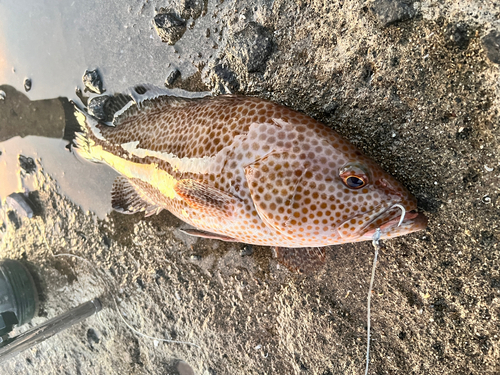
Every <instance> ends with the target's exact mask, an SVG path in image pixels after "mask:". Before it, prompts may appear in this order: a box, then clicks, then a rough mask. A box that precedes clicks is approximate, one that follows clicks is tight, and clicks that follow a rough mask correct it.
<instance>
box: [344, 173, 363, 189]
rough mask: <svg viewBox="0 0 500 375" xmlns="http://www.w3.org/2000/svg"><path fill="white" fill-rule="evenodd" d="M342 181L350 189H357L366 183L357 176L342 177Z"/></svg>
mask: <svg viewBox="0 0 500 375" xmlns="http://www.w3.org/2000/svg"><path fill="white" fill-rule="evenodd" d="M343 181H344V185H345V186H347V187H348V188H351V189H359V188H362V187H363V186H365V185H366V181H365V180H363V178H359V177H357V176H348V177H347V178H344V179H343Z"/></svg>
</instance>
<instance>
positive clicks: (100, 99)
mask: <svg viewBox="0 0 500 375" xmlns="http://www.w3.org/2000/svg"><path fill="white" fill-rule="evenodd" d="M108 101H109V96H108V95H102V96H96V97H95V98H92V99H90V100H89V103H88V106H87V109H88V111H89V113H90V114H91V115H92V116H94V117H95V118H96V119H98V120H102V121H111V120H112V119H113V116H112V115H111V116H109V115H108V114H107V113H106V111H105V107H104V106H105V104H106V103H107V102H108Z"/></svg>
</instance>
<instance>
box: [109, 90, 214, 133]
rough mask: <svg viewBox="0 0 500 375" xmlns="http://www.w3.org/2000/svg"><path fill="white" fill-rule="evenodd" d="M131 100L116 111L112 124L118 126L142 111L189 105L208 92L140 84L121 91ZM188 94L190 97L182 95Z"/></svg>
mask: <svg viewBox="0 0 500 375" xmlns="http://www.w3.org/2000/svg"><path fill="white" fill-rule="evenodd" d="M123 95H127V96H128V97H130V98H131V99H132V100H131V101H129V102H128V103H127V104H126V105H124V106H123V108H121V109H120V110H119V111H116V113H115V115H114V118H113V125H114V126H118V125H120V124H121V123H122V122H123V121H125V120H126V119H128V118H130V117H133V116H135V115H137V114H138V113H139V112H143V111H148V110H149V111H155V110H162V111H163V110H165V107H171V108H176V107H182V106H186V105H189V104H190V103H191V102H193V101H194V100H197V99H199V98H202V97H205V96H207V95H209V93H189V92H187V91H182V90H169V89H163V88H160V87H156V86H154V85H149V84H142V85H137V86H135V87H132V88H130V89H128V90H126V91H124V92H123ZM181 95H186V96H187V95H189V96H190V97H189V98H188V97H182V96H181Z"/></svg>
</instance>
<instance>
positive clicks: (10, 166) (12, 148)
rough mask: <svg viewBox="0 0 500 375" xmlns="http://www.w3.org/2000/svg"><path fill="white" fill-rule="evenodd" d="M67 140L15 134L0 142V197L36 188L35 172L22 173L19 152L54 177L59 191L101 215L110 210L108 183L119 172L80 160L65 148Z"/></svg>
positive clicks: (109, 184) (37, 184)
mask: <svg viewBox="0 0 500 375" xmlns="http://www.w3.org/2000/svg"><path fill="white" fill-rule="evenodd" d="M67 143H68V142H67V141H65V140H62V139H55V138H46V137H39V136H28V137H25V138H21V137H14V138H11V139H9V140H7V141H5V142H2V143H0V152H1V155H0V176H2V183H1V184H0V201H5V198H6V197H7V196H8V195H10V194H12V193H26V192H29V191H36V190H37V189H38V186H39V182H38V181H37V179H36V174H25V173H21V167H20V164H19V155H23V156H25V157H30V158H32V159H33V160H39V161H40V163H41V165H42V170H43V171H44V172H45V173H46V174H48V175H50V176H51V177H52V178H53V179H55V180H56V181H57V184H58V186H59V192H60V193H61V194H63V195H65V196H66V197H68V198H70V199H71V200H72V201H73V202H74V203H75V204H77V205H79V206H80V207H81V208H82V209H83V210H84V211H92V212H94V213H96V215H97V217H98V218H100V219H104V217H105V216H106V214H108V213H109V212H111V186H112V185H113V180H114V179H115V177H116V176H117V175H118V174H117V173H116V172H115V171H113V170H112V169H111V168H109V167H107V166H105V165H100V164H92V163H89V162H87V161H84V160H80V159H79V158H77V157H76V156H75V155H73V154H72V153H70V152H69V151H68V150H67V149H66V148H65V147H66V145H67Z"/></svg>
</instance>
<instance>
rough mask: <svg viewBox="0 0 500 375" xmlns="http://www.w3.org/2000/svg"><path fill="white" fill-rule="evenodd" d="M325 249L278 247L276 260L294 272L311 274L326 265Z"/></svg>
mask: <svg viewBox="0 0 500 375" xmlns="http://www.w3.org/2000/svg"><path fill="white" fill-rule="evenodd" d="M325 250H326V248H325V247H299V248H290V247H276V248H275V249H274V251H275V252H276V258H277V260H278V262H280V263H281V264H283V265H284V266H285V267H286V268H288V269H289V270H290V271H292V272H298V273H304V274H310V273H312V272H314V271H317V270H318V269H320V268H322V267H323V265H324V264H325V253H326V252H325Z"/></svg>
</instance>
